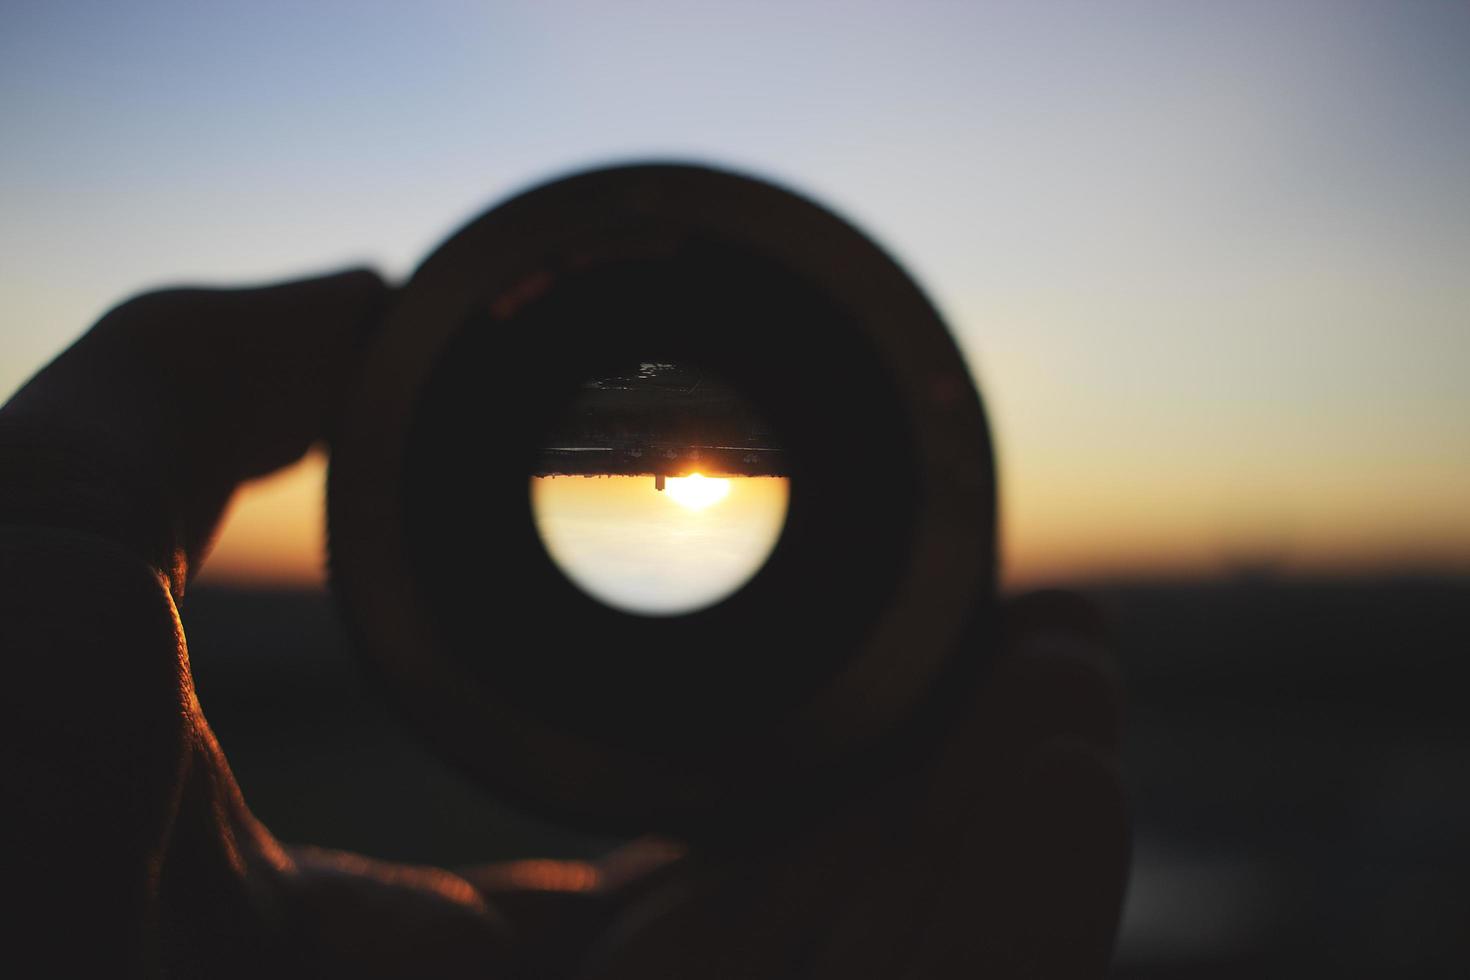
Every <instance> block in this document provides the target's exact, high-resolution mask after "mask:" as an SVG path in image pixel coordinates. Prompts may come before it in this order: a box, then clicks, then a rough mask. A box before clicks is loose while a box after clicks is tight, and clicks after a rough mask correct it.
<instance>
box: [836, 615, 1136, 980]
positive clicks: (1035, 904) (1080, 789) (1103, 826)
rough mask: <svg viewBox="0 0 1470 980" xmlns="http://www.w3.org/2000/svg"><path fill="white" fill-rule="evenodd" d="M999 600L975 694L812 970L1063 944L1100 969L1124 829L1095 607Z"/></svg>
mask: <svg viewBox="0 0 1470 980" xmlns="http://www.w3.org/2000/svg"><path fill="white" fill-rule="evenodd" d="M1003 612H1004V621H1005V626H1004V629H1003V631H1002V636H1003V639H1004V643H1003V647H1002V649H1001V650H1000V651H998V652H997V653H996V655H995V658H994V660H993V662H992V664H991V665H990V669H989V671H988V672H987V674H986V675H985V676H984V677H983V678H982V680H981V683H980V684H979V685H978V687H977V690H976V695H975V701H974V703H973V710H972V711H971V712H970V713H969V715H968V716H967V717H966V718H965V719H964V721H963V722H962V723H961V724H960V725H959V726H958V728H957V729H956V730H955V732H954V733H953V734H952V736H951V738H950V739H949V741H948V742H947V743H946V745H945V746H943V748H942V750H941V751H940V753H939V754H938V755H937V757H936V759H935V760H934V763H933V765H932V767H931V768H930V770H929V771H928V772H927V773H925V774H924V775H923V779H922V780H921V781H920V782H919V784H918V787H917V788H916V789H915V790H914V792H915V793H916V794H922V795H921V796H920V798H919V799H917V800H916V801H915V803H914V805H913V814H914V816H913V819H912V822H911V824H909V825H908V826H907V827H905V828H903V829H902V830H901V831H900V832H897V833H895V834H894V835H893V836H892V837H891V838H890V840H889V841H884V842H880V846H878V847H875V848H874V849H873V851H872V853H871V854H869V855H868V856H867V859H866V860H867V871H868V873H867V875H866V876H865V877H864V878H863V880H862V881H861V883H860V885H859V887H858V888H857V889H855V890H854V891H853V892H852V893H851V894H849V895H848V896H846V897H845V899H844V900H845V901H846V902H847V903H848V908H849V914H848V915H847V916H846V917H845V918H844V919H843V920H841V923H840V925H841V928H840V930H839V931H838V932H837V933H836V934H835V935H834V936H833V937H832V941H831V942H830V943H829V946H828V949H829V953H828V955H827V957H826V958H825V959H824V960H823V962H822V967H821V969H820V970H819V971H818V972H817V974H816V975H820V976H832V977H837V976H846V977H875V978H876V977H888V976H906V975H912V976H923V977H928V976H935V977H945V976H951V975H954V976H959V975H974V973H973V971H976V970H979V971H981V972H985V971H991V970H993V971H995V972H994V974H993V975H996V976H1008V975H1027V974H1024V973H1021V974H1017V973H1015V972H1013V971H1015V970H1018V969H1021V967H1023V966H1024V965H1025V963H1026V961H1027V960H1028V957H1029V958H1031V959H1034V960H1035V962H1037V963H1042V962H1047V961H1046V960H1045V954H1047V953H1048V951H1049V950H1054V949H1065V950H1070V951H1072V953H1073V954H1075V955H1074V959H1073V960H1072V961H1068V962H1072V963H1073V964H1074V965H1077V964H1082V965H1084V966H1085V965H1088V964H1090V968H1091V969H1092V970H1093V971H1094V972H1100V971H1101V970H1102V969H1103V967H1104V965H1105V964H1106V961H1107V949H1108V947H1109V944H1110V942H1111V936H1112V933H1113V930H1114V929H1115V928H1116V922H1117V917H1118V903H1119V901H1120V898H1119V896H1120V895H1121V889H1122V881H1123V877H1124V874H1123V866H1124V862H1125V857H1124V855H1126V846H1127V837H1126V833H1125V832H1124V831H1123V829H1121V828H1123V826H1124V811H1123V808H1122V802H1121V800H1122V797H1121V791H1120V789H1119V781H1118V776H1117V771H1116V764H1115V761H1114V759H1115V755H1116V749H1117V744H1118V732H1119V713H1120V705H1121V694H1120V685H1119V683H1118V678H1117V673H1116V670H1115V669H1114V667H1113V666H1112V661H1111V657H1110V656H1109V655H1108V653H1107V651H1106V649H1105V647H1104V646H1102V644H1101V642H1100V641H1101V638H1102V637H1103V636H1104V635H1105V634H1104V630H1103V628H1102V620H1101V617H1100V616H1098V615H1097V614H1096V612H1095V611H1094V610H1092V609H1091V608H1090V607H1088V606H1087V605H1086V604H1085V603H1084V602H1083V601H1082V600H1081V599H1079V598H1077V597H1074V596H1071V595H1069V594H1064V593H1050V594H1039V595H1036V596H1028V597H1025V598H1023V599H1021V600H1018V601H1015V602H1013V603H1010V604H1008V606H1007V608H1006V609H1005V610H1004V611H1003ZM1063 746H1065V747H1066V751H1065V752H1062V753H1061V755H1060V756H1058V754H1057V753H1058V752H1061V750H1060V748H1059V747H1063ZM1058 819H1065V820H1068V821H1073V822H1074V824H1075V825H1072V826H1067V827H1065V828H1060V829H1059V828H1058V827H1057V826H1056V821H1057V820H1058ZM1058 854H1065V855H1067V858H1066V860H1064V861H1062V862H1061V863H1060V864H1058V863H1057V861H1055V860H1052V858H1054V857H1055V856H1056V855H1058ZM1037 894H1041V895H1043V896H1048V898H1047V899H1046V900H1039V901H1038V900H1031V898H1032V897H1034V896H1036V895H1037ZM1100 936H1101V937H1103V938H1102V939H1099V938H1098V937H1100ZM1037 937H1044V939H1045V941H1042V940H1041V939H1038V938H1037ZM1058 943H1059V944H1060V945H1057V944H1058ZM1059 955H1060V954H1059ZM1049 965H1050V966H1051V967H1054V968H1056V969H1058V970H1060V969H1062V968H1063V967H1064V966H1066V963H1065V962H1063V961H1060V960H1055V961H1050V962H1049ZM1078 968H1079V969H1080V968H1082V967H1081V966H1079V967H1078ZM1034 975H1038V976H1046V975H1062V976H1066V975H1079V974H1077V973H1056V974H1049V973H1047V972H1044V971H1043V972H1040V973H1037V974H1034ZM1080 975H1086V973H1085V971H1084V972H1083V973H1082V974H1080Z"/></svg>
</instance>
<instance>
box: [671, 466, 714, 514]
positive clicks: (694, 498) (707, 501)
mask: <svg viewBox="0 0 1470 980" xmlns="http://www.w3.org/2000/svg"><path fill="white" fill-rule="evenodd" d="M665 488H666V489H667V491H668V494H669V496H670V497H672V498H673V500H674V503H676V504H680V505H682V506H684V507H688V508H689V509H690V510H704V509H705V508H706V507H708V506H710V505H711V504H717V503H719V502H720V501H721V500H724V499H725V496H726V494H728V493H729V492H730V481H729V480H716V479H710V478H709V477H707V476H704V475H703V474H700V473H690V474H689V475H688V476H671V477H669V478H668V480H666V481H665Z"/></svg>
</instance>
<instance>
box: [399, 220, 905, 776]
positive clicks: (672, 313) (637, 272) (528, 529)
mask: <svg viewBox="0 0 1470 980" xmlns="http://www.w3.org/2000/svg"><path fill="white" fill-rule="evenodd" d="M521 292H522V293H534V295H533V296H532V297H531V298H527V299H521V300H519V301H517V302H514V303H506V302H503V301H500V300H499V299H498V298H496V297H492V298H490V299H489V300H488V301H487V303H486V306H485V308H484V309H483V310H482V311H481V312H480V313H478V314H476V315H475V316H473V317H471V318H470V319H469V320H468V321H467V322H466V323H465V324H464V326H463V328H462V329H461V330H460V331H459V333H458V334H457V336H456V337H455V339H454V340H453V341H452V342H451V343H450V344H449V345H448V347H447V348H446V350H445V352H444V354H443V355H442V357H441V358H440V360H439V363H438V364H437V366H436V368H435V371H434V374H433V376H432V380H431V383H430V384H429V385H427V386H426V387H425V389H424V391H423V394H422V396H421V398H420V402H419V404H418V406H417V408H416V411H415V414H414V418H413V426H412V431H411V436H410V445H409V465H408V466H407V467H406V469H405V471H406V474H407V475H406V476H405V479H406V481H407V483H406V484H405V486H404V487H403V491H404V492H403V499H404V507H405V514H404V526H405V529H406V532H407V537H408V540H407V548H408V552H409V555H408V557H409V561H410V563H411V567H412V568H413V570H414V579H415V582H416V583H417V585H418V588H419V590H420V600H421V601H422V602H423V603H424V604H425V605H426V606H427V607H428V608H429V609H430V610H431V613H432V619H433V622H434V624H435V628H436V630H437V632H438V633H439V641H440V643H441V644H442V645H443V646H444V647H446V648H447V649H448V650H450V651H451V652H452V653H453V655H455V656H457V657H459V658H461V659H462V660H463V661H464V662H466V663H467V664H469V665H470V666H471V667H472V668H473V669H474V670H475V671H476V672H477V673H479V674H480V675H481V676H482V677H484V678H485V679H486V680H487V681H488V682H490V684H491V685H492V686H493V687H494V689H495V690H497V691H499V692H500V693H501V694H502V695H503V696H504V697H506V698H507V699H508V700H510V701H511V702H512V703H514V704H516V705H518V706H520V707H521V708H523V709H525V710H528V711H532V712H534V713H535V714H537V715H538V716H540V717H542V718H544V719H546V720H549V721H552V722H554V723H555V724H557V725H561V726H564V727H568V728H570V729H573V730H575V731H578V732H582V733H586V734H590V735H595V736H596V737H598V738H604V739H608V740H611V741H614V742H618V743H621V744H629V743H632V744H636V745H637V746H638V747H641V748H643V749H645V750H647V751H649V752H653V753H669V754H682V753H688V752H697V751H703V750H705V749H706V748H708V746H709V745H710V744H711V743H712V742H719V741H721V740H728V739H730V738H735V737H738V736H737V734H736V733H737V732H738V731H739V730H740V723H743V724H749V721H750V719H751V718H753V717H755V718H759V717H765V716H774V715H776V714H779V713H780V712H783V711H786V710H788V709H789V708H790V707H792V706H794V705H796V704H799V703H800V702H802V701H803V700H804V699H805V698H807V697H809V696H810V695H811V693H812V692H813V691H814V690H815V689H816V688H817V687H818V686H819V685H820V684H821V683H822V682H823V681H824V680H825V679H827V678H829V677H830V676H831V675H832V673H833V672H834V671H836V670H839V669H840V668H841V666H842V664H843V662H844V660H845V658H846V657H849V656H852V655H853V654H854V653H855V652H856V651H857V650H859V649H860V648H861V645H862V641H863V638H864V637H865V635H866V634H867V633H868V631H869V629H870V627H871V625H872V623H873V621H874V620H875V619H876V617H877V616H878V615H880V613H881V611H882V610H883V608H884V606H885V604H886V602H887V601H888V599H889V598H890V596H891V593H892V590H893V589H894V587H895V584H896V582H897V581H898V579H899V576H900V574H901V573H902V571H903V569H904V564H905V559H906V555H907V547H908V541H909V535H910V530H911V526H912V522H913V517H914V515H913V508H914V501H915V499H916V495H917V490H918V488H917V487H916V485H915V480H916V476H915V467H914V449H913V443H912V434H911V432H910V423H909V417H908V414H907V412H906V409H905V406H904V404H903V403H902V401H901V400H900V399H899V398H898V396H897V392H896V388H895V385H894V384H893V382H892V381H891V379H890V378H889V377H888V376H887V374H886V372H885V369H884V367H883V365H882V363H881V361H880V359H879V358H878V356H877V353H876V351H875V350H874V349H873V347H872V345H871V342H870V341H868V339H867V337H866V335H865V334H864V333H863V332H862V331H860V330H859V329H858V327H857V324H856V322H855V321H854V320H853V318H852V314H851V312H850V311H848V310H846V309H844V308H843V307H842V306H841V304H840V303H837V302H835V301H834V300H833V299H832V298H831V297H830V296H828V295H826V294H825V293H824V292H823V291H822V290H820V289H818V288H815V287H814V286H813V285H812V284H810V283H807V282H805V281H803V280H802V279H801V278H799V277H798V276H795V275H793V274H791V273H790V272H788V271H787V270H785V269H783V268H781V267H780V266H778V265H776V264H774V263H772V262H770V261H768V260H765V259H763V258H761V257H758V256H755V255H751V254H748V253H745V252H742V251H740V250H737V249H734V248H731V247H729V246H727V245H725V244H722V243H713V242H701V241H691V240H682V241H680V242H678V243H677V245H676V246H675V247H664V248H661V249H659V250H657V253H656V254H651V255H646V256H643V257H634V258H620V259H616V260H596V261H580V260H578V259H577V257H575V256H570V257H567V258H566V259H565V260H564V261H562V262H560V263H559V266H558V267H557V268H553V269H551V270H548V271H547V272H545V273H543V274H541V275H540V277H539V280H538V287H537V288H536V289H535V290H522V291H521ZM633 364H666V365H697V366H698V367H699V369H700V370H703V371H708V372H711V373H717V374H718V376H719V378H720V379H722V383H723V384H725V385H727V386H728V387H729V388H730V389H731V390H733V391H736V392H738V393H739V395H740V398H741V401H742V403H743V404H744V405H746V406H748V411H749V412H750V413H751V415H752V416H753V417H758V418H760V419H762V420H766V422H767V423H768V424H769V426H770V427H771V431H772V433H773V434H774V433H779V449H780V453H781V454H782V457H783V458H782V460H781V463H780V465H781V468H782V469H783V470H784V471H785V472H786V474H787V475H789V477H790V480H791V495H790V502H789V511H788V514H787V520H786V526H785V530H784V532H783V533H782V535H781V538H780V541H779V543H778V544H777V545H776V548H775V550H774V552H773V553H772V554H771V556H770V558H769V560H768V561H767V562H766V564H765V565H764V567H763V568H762V569H761V570H760V572H759V573H757V574H756V575H755V577H754V578H753V579H751V580H750V581H749V582H748V583H747V584H746V585H745V586H744V587H743V588H741V589H739V590H738V591H736V592H735V593H734V594H733V595H731V596H729V597H728V598H726V599H725V600H724V601H721V602H718V603H716V604H714V605H712V606H709V607H707V608H703V609H700V610H698V611H695V612H692V613H690V614H688V615H682V616H668V617H662V618H658V619H649V618H647V617H641V616H635V615H630V614H629V613H627V612H624V611H620V610H617V609H614V608H611V607H610V606H608V605H606V604H604V603H601V602H599V601H597V600H595V599H593V598H591V597H589V596H588V595H586V594H585V593H584V592H582V591H581V590H579V589H578V588H577V587H575V586H573V585H572V584H571V583H570V582H569V581H568V580H567V579H566V577H565V576H564V575H562V574H561V572H559V571H558V570H557V569H556V568H555V567H554V566H553V564H552V563H551V562H550V561H548V560H547V557H546V552H545V549H544V547H543V545H542V543H541V540H540V539H539V537H538V534H537V531H536V528H535V526H534V521H533V519H532V514H531V510H530V504H529V500H528V496H527V490H526V487H527V483H526V481H527V474H528V473H533V472H535V471H536V469H537V467H538V466H541V465H544V463H545V460H546V450H547V448H548V447H554V446H555V444H556V443H557V442H558V441H560V439H559V436H560V435H562V434H564V433H562V434H559V432H558V427H559V426H564V425H565V420H566V418H567V412H568V411H569V409H571V407H572V406H574V405H575V404H576V403H577V400H578V398H579V397H581V396H584V395H585V392H586V385H587V383H588V380H589V379H605V378H608V377H615V376H617V375H616V372H618V371H626V370H628V366H629V365H633ZM610 372H612V373H610ZM683 417H685V418H691V417H697V413H695V415H689V414H688V413H686V414H685V415H684V416H683ZM684 438H686V439H687V440H689V441H691V442H694V441H698V442H700V443H701V444H703V442H705V441H707V439H706V435H705V434H689V433H686V434H685V436H684ZM752 465H753V464H752ZM512 590H513V591H514V594H515V595H517V596H518V597H530V598H529V599H522V600H521V601H519V602H518V604H517V606H516V608H515V610H514V614H513V615H498V614H497V610H503V609H504V607H505V603H506V602H507V601H508V597H509V595H510V594H511V592H512ZM692 651H697V655H691V652H692ZM673 733H677V734H673Z"/></svg>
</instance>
